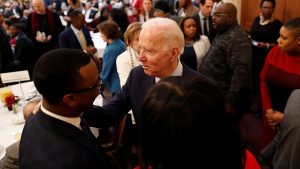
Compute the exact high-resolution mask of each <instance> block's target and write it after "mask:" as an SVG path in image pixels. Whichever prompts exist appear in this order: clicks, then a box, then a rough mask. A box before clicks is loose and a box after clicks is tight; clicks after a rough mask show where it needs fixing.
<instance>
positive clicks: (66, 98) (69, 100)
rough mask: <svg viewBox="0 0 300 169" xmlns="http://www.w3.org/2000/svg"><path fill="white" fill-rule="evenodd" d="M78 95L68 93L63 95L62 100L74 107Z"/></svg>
mask: <svg viewBox="0 0 300 169" xmlns="http://www.w3.org/2000/svg"><path fill="white" fill-rule="evenodd" d="M76 99H77V98H76V96H75V95H74V94H66V95H64V96H63V98H62V101H63V103H64V104H66V105H68V106H70V107H74V106H76V104H77V103H76Z"/></svg>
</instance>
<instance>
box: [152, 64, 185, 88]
mask: <svg viewBox="0 0 300 169" xmlns="http://www.w3.org/2000/svg"><path fill="white" fill-rule="evenodd" d="M182 72H183V66H182V64H181V62H180V61H178V64H177V67H176V69H175V70H174V72H173V73H172V74H171V75H170V76H182ZM158 81H160V78H158V77H155V83H157V82H158Z"/></svg>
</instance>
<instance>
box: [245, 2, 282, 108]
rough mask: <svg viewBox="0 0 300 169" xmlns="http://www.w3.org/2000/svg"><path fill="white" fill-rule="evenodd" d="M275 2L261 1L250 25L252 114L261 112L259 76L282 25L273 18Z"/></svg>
mask: <svg viewBox="0 0 300 169" xmlns="http://www.w3.org/2000/svg"><path fill="white" fill-rule="evenodd" d="M275 6H276V2H275V0H261V3H260V6H259V7H260V12H261V13H260V15H259V16H257V17H256V18H255V19H254V21H253V24H252V28H251V31H250V36H251V39H252V64H253V65H252V79H253V92H254V93H253V94H254V96H253V109H252V111H253V112H254V113H260V112H261V101H260V91H259V74H260V71H261V69H262V67H263V65H264V62H265V59H266V56H267V54H268V52H269V51H270V49H271V48H272V47H274V46H275V45H276V44H277V38H278V37H279V30H280V28H281V26H282V23H281V22H280V21H279V20H278V19H276V18H274V16H273V12H274V9H275Z"/></svg>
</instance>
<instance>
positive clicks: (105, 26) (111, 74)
mask: <svg viewBox="0 0 300 169" xmlns="http://www.w3.org/2000/svg"><path fill="white" fill-rule="evenodd" d="M97 27H98V30H99V32H100V33H101V38H102V39H103V41H104V42H106V43H107V46H106V48H105V50H104V54H103V57H102V71H101V73H100V77H101V80H102V82H103V83H104V84H105V87H107V88H108V90H109V92H110V93H111V95H112V96H114V95H115V94H116V93H117V92H119V91H120V90H121V86H120V78H119V75H118V72H117V67H116V60H117V57H118V56H119V55H120V54H121V53H123V52H124V51H125V49H126V47H125V44H124V42H123V41H122V40H121V39H120V37H121V32H120V29H119V26H118V25H117V23H115V22H114V21H110V20H108V21H104V22H102V23H100V24H99V25H98V26H97ZM108 99H109V98H108Z"/></svg>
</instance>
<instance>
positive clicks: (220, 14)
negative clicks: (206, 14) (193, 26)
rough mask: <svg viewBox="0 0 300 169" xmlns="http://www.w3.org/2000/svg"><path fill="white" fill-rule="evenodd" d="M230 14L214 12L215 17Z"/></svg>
mask: <svg viewBox="0 0 300 169" xmlns="http://www.w3.org/2000/svg"><path fill="white" fill-rule="evenodd" d="M227 15H228V14H227V13H214V14H213V15H212V16H213V17H218V18H219V17H221V16H227Z"/></svg>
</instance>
